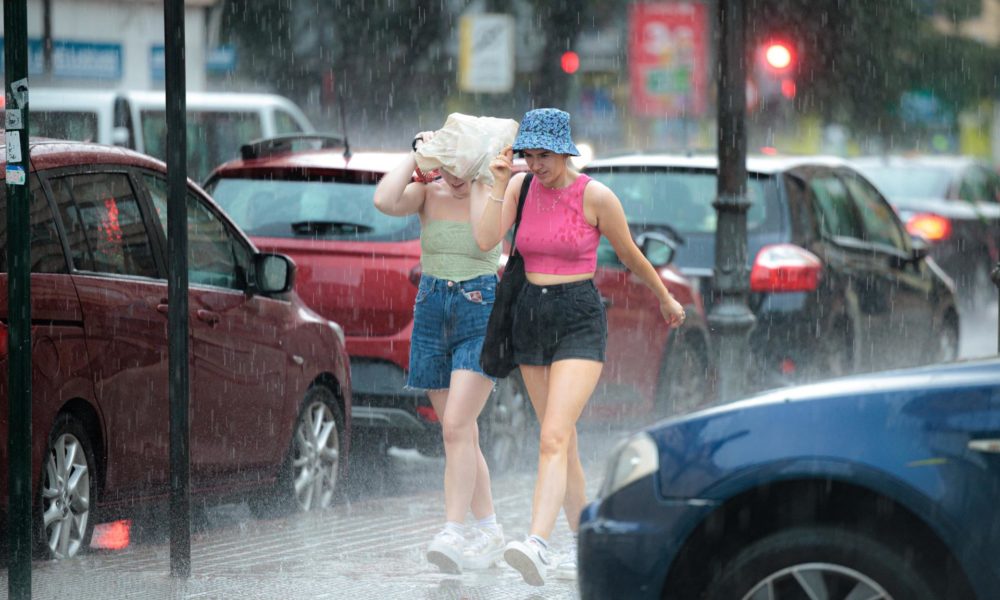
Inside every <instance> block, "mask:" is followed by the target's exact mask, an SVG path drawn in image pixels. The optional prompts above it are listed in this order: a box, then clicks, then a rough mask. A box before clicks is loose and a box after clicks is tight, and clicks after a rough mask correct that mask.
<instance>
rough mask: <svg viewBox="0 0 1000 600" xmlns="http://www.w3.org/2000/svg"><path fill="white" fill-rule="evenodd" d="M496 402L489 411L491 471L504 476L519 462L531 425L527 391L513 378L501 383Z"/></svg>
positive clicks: (494, 400) (488, 438)
mask: <svg viewBox="0 0 1000 600" xmlns="http://www.w3.org/2000/svg"><path fill="white" fill-rule="evenodd" d="M492 402H493V406H492V407H491V408H490V409H489V411H488V424H487V440H486V441H487V452H488V454H489V458H490V459H491V460H490V463H489V464H490V469H491V470H493V471H494V472H495V473H503V472H504V471H507V470H508V469H510V467H511V466H513V464H514V463H515V462H516V461H517V456H518V453H519V452H520V448H521V444H522V443H523V437H524V431H525V429H526V428H527V424H528V415H527V405H528V399H527V397H526V396H525V393H524V388H522V387H521V386H520V385H518V382H517V381H516V379H515V378H513V377H511V378H507V379H505V380H502V381H500V382H499V383H498V385H497V391H496V392H495V395H494V397H493V399H492Z"/></svg>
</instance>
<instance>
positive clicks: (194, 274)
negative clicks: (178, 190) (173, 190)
mask: <svg viewBox="0 0 1000 600" xmlns="http://www.w3.org/2000/svg"><path fill="white" fill-rule="evenodd" d="M142 178H143V181H144V182H145V183H146V186H147V187H148V188H149V194H150V197H151V198H152V200H153V208H154V210H155V211H156V214H157V216H158V218H159V223H160V228H161V230H162V231H163V237H164V239H166V237H167V214H168V213H167V182H166V180H165V179H163V178H162V177H156V176H153V175H150V174H143V176H142ZM187 221H188V281H189V282H190V283H191V284H192V285H212V286H215V287H223V288H229V289H236V290H245V289H246V287H247V274H248V273H249V272H250V260H251V251H250V249H249V248H248V247H247V246H246V244H244V243H243V242H242V241H241V240H240V239H238V238H237V237H235V236H234V235H233V234H232V232H231V231H230V230H229V228H228V227H227V226H226V224H225V223H224V222H223V221H222V219H220V218H219V217H218V215H216V214H215V213H214V212H212V210H211V209H209V208H208V207H207V206H206V205H205V203H204V202H202V201H201V199H200V198H198V197H197V196H194V195H192V194H188V195H187Z"/></svg>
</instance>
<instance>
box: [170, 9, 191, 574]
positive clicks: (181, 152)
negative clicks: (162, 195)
mask: <svg viewBox="0 0 1000 600" xmlns="http://www.w3.org/2000/svg"><path fill="white" fill-rule="evenodd" d="M163 22H164V42H165V48H164V54H165V61H166V65H165V73H166V103H167V106H166V112H167V114H166V117H167V266H168V269H167V277H168V279H167V302H168V306H169V309H168V311H167V331H168V338H169V343H168V345H169V349H168V354H169V371H170V384H169V394H170V574H171V575H173V576H175V577H185V578H186V577H189V576H190V575H191V491H190V464H191V461H190V456H191V455H190V445H189V436H190V423H189V417H188V408H189V396H190V390H191V387H190V369H189V362H188V258H187V251H188V235H187V206H186V204H187V125H186V113H187V97H186V94H187V85H186V80H185V74H184V1H183V0H165V1H164V5H163Z"/></svg>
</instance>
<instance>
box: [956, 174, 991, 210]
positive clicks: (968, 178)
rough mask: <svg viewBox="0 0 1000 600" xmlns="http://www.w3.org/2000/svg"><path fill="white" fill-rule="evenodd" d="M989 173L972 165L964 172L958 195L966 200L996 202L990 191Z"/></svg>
mask: <svg viewBox="0 0 1000 600" xmlns="http://www.w3.org/2000/svg"><path fill="white" fill-rule="evenodd" d="M988 188H989V179H988V174H987V172H986V171H985V170H984V169H980V168H979V167H972V168H970V169H966V170H965V172H964V173H962V181H961V182H960V184H959V186H958V197H959V198H960V199H962V200H965V201H966V202H994V201H995V200H994V199H993V198H991V197H990V196H991V194H990V192H989V189H988Z"/></svg>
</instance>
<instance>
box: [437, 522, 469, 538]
mask: <svg viewBox="0 0 1000 600" xmlns="http://www.w3.org/2000/svg"><path fill="white" fill-rule="evenodd" d="M442 531H450V532H452V533H454V534H457V535H465V525H462V524H461V523H456V522H454V521H447V522H445V524H444V528H443V529H442Z"/></svg>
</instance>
